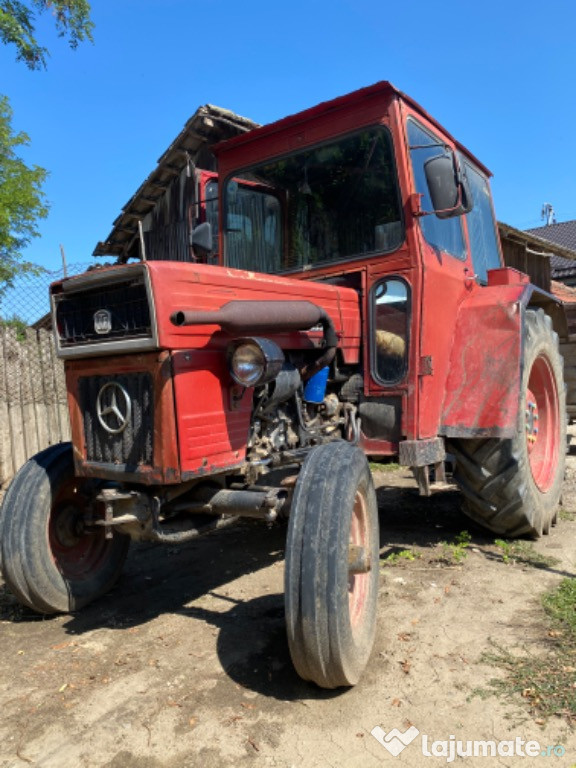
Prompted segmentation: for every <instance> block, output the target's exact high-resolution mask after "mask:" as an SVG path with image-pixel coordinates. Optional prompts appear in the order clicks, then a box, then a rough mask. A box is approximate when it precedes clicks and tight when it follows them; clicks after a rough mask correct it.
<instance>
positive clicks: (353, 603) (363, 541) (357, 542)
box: [348, 491, 371, 634]
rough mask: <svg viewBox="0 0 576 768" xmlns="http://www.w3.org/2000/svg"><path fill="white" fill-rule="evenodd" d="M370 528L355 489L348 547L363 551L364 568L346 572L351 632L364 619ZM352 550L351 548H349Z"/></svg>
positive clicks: (363, 500)
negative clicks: (359, 570)
mask: <svg viewBox="0 0 576 768" xmlns="http://www.w3.org/2000/svg"><path fill="white" fill-rule="evenodd" d="M369 540H370V528H369V523H368V512H367V509H366V499H365V498H364V495H363V494H362V493H360V492H359V491H356V495H355V497H354V509H353V510H352V520H351V523H350V547H351V548H352V547H354V549H355V550H356V551H358V550H361V551H362V553H363V558H364V562H365V564H366V570H365V571H364V572H363V573H359V572H357V571H356V570H355V571H353V572H352V571H350V570H349V573H348V610H349V614H350V624H351V626H352V633H353V634H355V633H356V632H357V631H358V630H359V629H360V627H361V626H362V622H363V619H364V613H365V610H366V600H367V597H368V590H369V586H370V567H371V564H370V562H369V561H368V558H369V556H370V554H369V553H370V549H369ZM350 551H352V549H351V550H350Z"/></svg>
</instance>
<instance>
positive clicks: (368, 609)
mask: <svg viewBox="0 0 576 768" xmlns="http://www.w3.org/2000/svg"><path fill="white" fill-rule="evenodd" d="M378 562H379V535H378V509H377V504H376V493H375V491H374V484H373V482H372V476H371V474H370V468H369V466H368V462H367V460H366V457H365V456H364V454H363V453H362V451H361V450H360V449H359V448H357V447H355V446H352V445H350V444H349V443H346V442H334V443H328V444H327V445H321V446H318V447H316V448H314V449H312V451H310V453H309V454H308V456H307V458H306V461H305V462H304V464H303V466H302V470H301V472H300V475H299V477H298V481H297V483H296V488H295V492H294V499H293V501H292V505H291V512H290V519H289V528H288V539H287V544H286V571H285V604H286V624H287V632H288V644H289V647H290V654H291V657H292V661H293V663H294V666H295V668H296V671H297V672H298V674H299V675H300V677H302V678H303V679H304V680H311V681H313V682H314V683H316V684H317V685H319V686H320V687H322V688H338V687H340V686H351V685H355V684H356V683H357V682H358V680H359V678H360V675H361V674H362V672H363V670H364V668H365V666H366V664H367V662H368V658H369V656H370V653H371V650H372V646H373V643H374V636H375V631H376V612H377V597H378V578H379V569H378Z"/></svg>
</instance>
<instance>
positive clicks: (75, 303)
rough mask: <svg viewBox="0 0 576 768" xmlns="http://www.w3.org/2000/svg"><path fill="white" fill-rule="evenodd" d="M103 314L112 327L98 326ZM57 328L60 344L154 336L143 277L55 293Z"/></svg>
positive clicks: (76, 344) (80, 343)
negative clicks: (99, 317)
mask: <svg viewBox="0 0 576 768" xmlns="http://www.w3.org/2000/svg"><path fill="white" fill-rule="evenodd" d="M99 313H104V314H105V316H106V317H107V322H108V323H109V326H110V327H109V330H106V329H103V328H102V327H101V326H100V330H101V333H98V332H97V330H96V327H97V325H98V323H97V322H96V315H98V314H99ZM56 327H57V329H58V336H59V340H60V347H61V348H62V349H65V348H67V347H76V346H83V345H86V344H95V343H101V342H108V341H122V340H125V339H142V338H152V322H151V317H150V307H149V305H148V295H147V291H146V285H145V282H144V278H143V277H139V278H137V279H135V280H134V279H132V280H130V281H125V282H121V283H117V284H108V285H102V286H99V287H96V288H89V289H86V290H82V291H78V292H73V293H72V292H70V293H61V294H58V295H57V296H56Z"/></svg>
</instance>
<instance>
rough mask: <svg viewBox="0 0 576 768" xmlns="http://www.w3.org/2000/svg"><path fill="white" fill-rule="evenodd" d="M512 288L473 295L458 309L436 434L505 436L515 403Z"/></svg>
mask: <svg viewBox="0 0 576 768" xmlns="http://www.w3.org/2000/svg"><path fill="white" fill-rule="evenodd" d="M520 297H521V291H519V290H518V287H517V286H495V287H493V288H490V287H488V288H484V289H482V290H480V291H477V292H475V293H474V294H473V295H472V296H470V297H469V298H468V299H467V300H466V301H465V302H464V303H463V304H462V305H461V307H460V310H459V312H458V316H457V320H456V332H455V336H454V341H453V344H452V354H451V362H450V373H449V375H448V380H447V383H446V394H445V397H444V407H443V414H442V426H441V428H440V434H443V435H446V436H447V437H483V436H484V437H511V436H512V435H513V434H514V433H515V430H516V421H517V418H518V407H519V400H520V379H521V347H522V333H521V331H522V307H521V301H520Z"/></svg>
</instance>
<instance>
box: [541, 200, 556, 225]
mask: <svg viewBox="0 0 576 768" xmlns="http://www.w3.org/2000/svg"><path fill="white" fill-rule="evenodd" d="M541 218H542V219H544V221H545V222H546V226H547V227H549V226H550V224H556V214H555V213H554V208H553V207H552V205H551V204H550V203H544V205H543V206H542V213H541Z"/></svg>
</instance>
